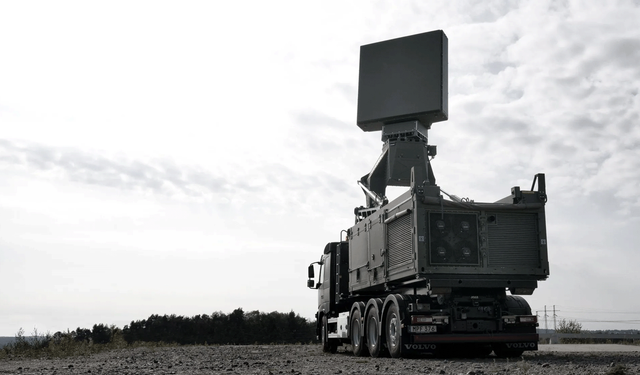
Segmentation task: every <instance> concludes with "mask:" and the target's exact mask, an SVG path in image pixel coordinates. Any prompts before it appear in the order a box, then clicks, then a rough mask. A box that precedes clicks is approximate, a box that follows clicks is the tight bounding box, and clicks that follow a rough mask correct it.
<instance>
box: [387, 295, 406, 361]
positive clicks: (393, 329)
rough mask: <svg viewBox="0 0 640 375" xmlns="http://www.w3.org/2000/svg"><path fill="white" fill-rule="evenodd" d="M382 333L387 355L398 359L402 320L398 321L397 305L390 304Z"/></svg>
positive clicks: (400, 351)
mask: <svg viewBox="0 0 640 375" xmlns="http://www.w3.org/2000/svg"><path fill="white" fill-rule="evenodd" d="M384 331H385V336H386V339H387V348H388V349H389V354H390V355H391V357H393V358H400V357H401V356H402V320H401V319H400V311H399V310H398V305H396V304H395V303H392V304H391V306H390V307H389V311H388V312H387V318H386V319H385V324H384Z"/></svg>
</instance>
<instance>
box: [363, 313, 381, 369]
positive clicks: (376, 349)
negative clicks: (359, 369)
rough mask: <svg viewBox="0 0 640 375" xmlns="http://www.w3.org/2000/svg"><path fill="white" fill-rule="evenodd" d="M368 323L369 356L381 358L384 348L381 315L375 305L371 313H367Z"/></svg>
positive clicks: (366, 330)
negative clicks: (381, 334)
mask: <svg viewBox="0 0 640 375" xmlns="http://www.w3.org/2000/svg"><path fill="white" fill-rule="evenodd" d="M366 322H367V323H366V329H365V334H366V337H367V348H368V349H369V354H370V355H371V356H372V357H374V358H377V357H379V356H380V351H381V350H380V349H381V348H382V342H381V341H382V340H381V339H382V337H380V314H379V313H378V308H377V307H376V306H375V305H374V306H371V308H370V309H369V312H367V320H366Z"/></svg>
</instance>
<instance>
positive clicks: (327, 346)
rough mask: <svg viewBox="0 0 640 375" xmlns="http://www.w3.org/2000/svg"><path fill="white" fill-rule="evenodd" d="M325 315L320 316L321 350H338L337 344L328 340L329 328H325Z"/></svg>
mask: <svg viewBox="0 0 640 375" xmlns="http://www.w3.org/2000/svg"><path fill="white" fill-rule="evenodd" d="M327 325H328V323H327V316H326V315H324V316H323V317H322V332H321V335H322V351H323V352H325V353H335V352H337V351H338V345H336V344H335V343H333V342H331V340H329V330H328V329H327Z"/></svg>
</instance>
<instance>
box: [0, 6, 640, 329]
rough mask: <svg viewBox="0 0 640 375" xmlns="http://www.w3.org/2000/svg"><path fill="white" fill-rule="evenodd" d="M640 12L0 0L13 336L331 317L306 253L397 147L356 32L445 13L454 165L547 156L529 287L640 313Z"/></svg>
mask: <svg viewBox="0 0 640 375" xmlns="http://www.w3.org/2000/svg"><path fill="white" fill-rule="evenodd" d="M639 19H640V2H639V1H607V2H601V1H548V0H546V1H531V2H513V1H506V0H505V1H482V2H480V1H478V2H472V1H439V2H438V1H394V2H382V1H381V2H374V1H367V2H364V1H351V2H343V1H317V2H302V1H291V2H284V1H271V2H263V1H255V2H225V3H223V2H217V1H209V2H198V1H192V2H170V1H164V2H158V1H149V2H145V1H137V2H129V1H126V2H125V1H123V2H116V1H112V2H84V1H77V2H70V1H62V2H36V1H27V2H2V3H1V4H0V286H1V287H0V336H2V335H4V336H12V335H14V334H15V333H16V332H17V331H18V329H19V328H21V327H22V328H24V330H25V331H26V332H31V331H32V330H33V328H36V329H37V330H38V331H40V332H46V331H49V332H52V333H53V332H55V331H58V330H66V329H75V328H77V327H87V328H90V327H91V326H93V324H95V323H104V324H115V325H117V326H120V327H122V326H124V325H125V324H128V323H130V322H131V321H132V320H137V319H143V318H147V317H148V316H149V315H151V314H178V315H187V316H192V315H196V314H210V313H212V312H214V311H222V312H225V313H229V312H231V311H232V310H233V309H235V308H238V307H242V308H244V310H245V311H252V310H260V311H264V312H270V311H281V312H289V311H291V310H293V311H295V312H297V313H299V314H301V315H302V316H304V317H307V318H312V317H313V314H314V313H315V308H316V298H317V297H316V294H315V291H312V290H309V289H307V288H306V286H305V284H306V272H307V269H306V268H307V265H308V264H309V263H311V262H313V261H316V260H318V259H319V257H320V254H321V251H322V249H323V247H324V245H325V244H326V243H327V242H330V241H337V240H338V239H339V233H340V230H342V229H346V228H348V227H349V226H350V225H352V223H353V217H352V214H353V208H354V207H356V206H359V205H362V204H364V196H363V194H362V192H361V190H360V189H359V188H358V186H357V185H356V183H355V181H356V180H357V179H358V178H359V177H360V176H362V175H364V174H365V173H367V172H368V171H369V170H370V168H371V167H372V166H373V164H374V162H375V161H376V159H377V158H378V156H379V153H380V149H381V146H382V143H381V142H380V134H379V133H364V132H362V131H361V130H360V129H359V128H358V127H357V126H356V124H355V118H356V103H357V84H358V61H359V60H358V59H359V47H360V46H361V45H363V44H369V43H373V42H377V41H381V40H386V39H391V38H396V37H401V36H406V35H411V34H416V33H421V32H426V31H431V30H436V29H442V30H444V32H445V33H446V34H447V36H448V39H449V121H447V122H442V123H437V124H435V125H434V126H433V128H432V130H431V132H430V143H431V144H435V145H437V146H438V156H437V157H436V158H435V159H434V161H433V168H434V171H435V173H436V178H437V182H438V184H439V185H440V186H441V187H442V188H443V189H444V190H445V191H447V192H449V193H453V194H456V195H459V196H463V197H469V198H471V199H474V200H476V201H487V202H492V201H495V200H498V199H500V198H502V197H504V196H506V195H509V193H510V188H511V187H512V186H515V185H520V186H523V187H524V188H528V187H530V185H531V180H532V178H533V176H534V174H535V173H538V172H544V173H546V175H547V191H548V195H549V202H548V205H547V215H548V216H547V225H548V242H549V249H550V250H549V251H550V253H549V256H550V261H551V277H550V279H549V280H548V281H545V282H542V283H540V285H539V288H538V289H537V290H536V292H535V294H534V295H533V296H531V297H529V298H528V300H529V302H530V304H531V306H532V308H533V310H535V311H538V310H543V309H544V306H545V305H546V306H547V308H548V309H551V308H552V306H553V305H556V309H557V310H558V311H557V315H558V318H559V319H561V318H567V319H577V320H578V321H580V322H582V323H583V327H584V328H588V329H602V328H614V329H615V328H617V329H624V328H635V329H640V299H638V298H637V297H636V295H637V293H638V289H640V278H639V277H638V270H639V267H640V198H639V197H638V192H639V190H640V127H639V126H638V125H639V123H640V95H639V90H640V64H638V61H640V28H639V27H638V24H637V22H638V20H639ZM549 315H550V318H549V319H551V314H549ZM550 322H551V320H550ZM542 325H544V323H543V324H542ZM550 325H551V323H550Z"/></svg>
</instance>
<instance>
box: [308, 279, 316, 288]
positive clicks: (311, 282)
mask: <svg viewBox="0 0 640 375" xmlns="http://www.w3.org/2000/svg"><path fill="white" fill-rule="evenodd" d="M313 286H314V285H313V279H309V280H307V288H312V289H313Z"/></svg>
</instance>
